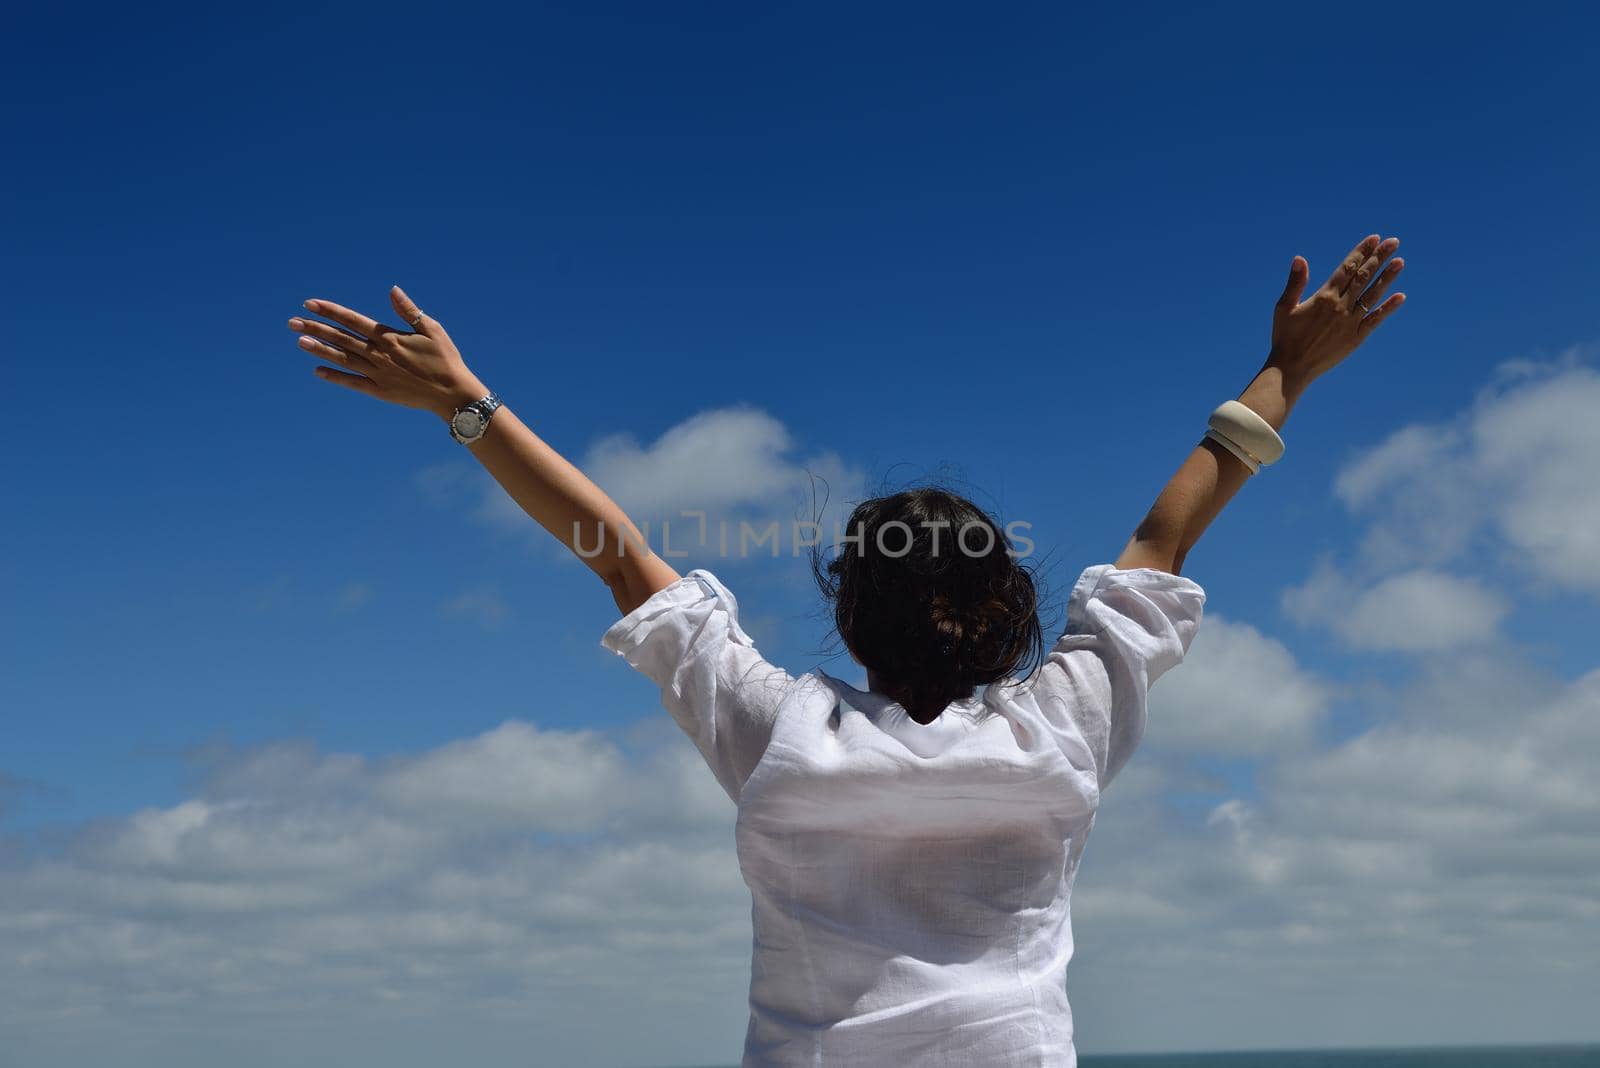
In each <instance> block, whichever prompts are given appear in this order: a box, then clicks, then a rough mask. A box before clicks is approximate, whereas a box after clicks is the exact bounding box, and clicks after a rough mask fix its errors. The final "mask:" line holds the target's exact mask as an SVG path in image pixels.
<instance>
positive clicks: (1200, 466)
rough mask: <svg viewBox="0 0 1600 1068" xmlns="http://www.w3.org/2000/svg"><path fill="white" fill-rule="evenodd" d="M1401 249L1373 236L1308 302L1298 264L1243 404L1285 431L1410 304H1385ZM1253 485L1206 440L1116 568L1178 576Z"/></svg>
mask: <svg viewBox="0 0 1600 1068" xmlns="http://www.w3.org/2000/svg"><path fill="white" fill-rule="evenodd" d="M1399 247H1400V239H1399V238H1396V237H1390V238H1383V239H1380V238H1379V236H1378V235H1377V234H1373V235H1371V236H1370V237H1368V238H1366V239H1365V240H1363V241H1362V242H1361V243H1360V244H1358V245H1356V247H1355V248H1353V249H1351V250H1350V254H1349V255H1347V256H1346V257H1345V258H1344V261H1343V262H1342V263H1341V264H1340V265H1339V267H1338V268H1337V269H1336V270H1335V271H1334V272H1333V274H1332V275H1330V276H1329V278H1328V280H1327V281H1326V282H1324V283H1323V284H1322V287H1321V288H1320V289H1318V290H1317V291H1316V292H1315V293H1313V294H1312V295H1311V297H1310V298H1309V299H1307V300H1305V301H1302V300H1301V299H1300V297H1301V295H1302V294H1303V293H1304V292H1305V288H1306V280H1307V278H1308V277H1309V276H1310V273H1311V269H1310V267H1309V265H1308V264H1307V263H1306V261H1305V258H1304V257H1301V256H1296V257H1295V258H1294V260H1293V261H1292V262H1291V263H1290V265H1289V281H1288V284H1287V285H1285V286H1284V290H1283V295H1282V296H1281V297H1279V298H1278V303H1277V305H1276V307H1275V308H1274V309H1273V313H1272V348H1271V350H1270V351H1269V352H1268V354H1267V360H1266V363H1265V364H1264V365H1263V366H1262V368H1261V370H1260V371H1258V372H1256V376H1255V378H1253V379H1252V380H1251V381H1250V384H1249V385H1248V386H1246V387H1245V389H1244V392H1242V393H1240V394H1239V397H1238V400H1239V402H1240V403H1241V404H1243V405H1245V406H1246V407H1248V408H1250V409H1251V410H1253V411H1254V412H1255V413H1256V414H1257V415H1260V416H1261V417H1262V418H1263V419H1265V420H1266V421H1267V422H1268V423H1270V424H1271V425H1272V428H1273V429H1274V430H1281V429H1282V428H1283V424H1284V422H1285V421H1286V420H1287V419H1288V418H1289V410H1290V409H1291V408H1293V407H1294V405H1295V403H1296V402H1297V401H1299V399H1300V396H1301V394H1303V393H1304V392H1305V390H1306V387H1307V386H1309V385H1310V384H1311V383H1312V381H1314V380H1315V379H1316V378H1318V377H1319V376H1321V375H1322V374H1324V373H1326V372H1327V371H1328V370H1330V369H1332V368H1333V367H1334V366H1335V365H1337V364H1338V363H1339V362H1340V361H1342V360H1343V359H1344V358H1345V357H1346V356H1349V355H1350V354H1351V353H1352V352H1354V351H1355V350H1356V348H1357V347H1358V346H1359V345H1360V344H1361V343H1362V342H1363V341H1365V340H1366V339H1367V338H1368V337H1370V336H1371V335H1372V332H1373V330H1375V329H1377V327H1378V324H1380V323H1382V322H1383V320H1384V319H1386V318H1388V316H1389V315H1390V314H1391V313H1393V312H1394V310H1395V309H1396V308H1398V307H1400V305H1401V304H1403V303H1404V302H1405V294H1404V293H1396V294H1395V295H1394V296H1392V297H1390V298H1389V299H1388V300H1384V299H1383V294H1384V293H1385V291H1387V290H1388V288H1389V286H1390V284H1391V283H1392V282H1393V281H1394V279H1395V277H1396V276H1397V275H1399V273H1400V271H1401V269H1402V268H1403V267H1404V266H1405V261H1404V260H1402V259H1400V258H1399V257H1395V258H1394V259H1389V257H1391V256H1394V252H1395V250H1396V249H1397V248H1399ZM1385 260H1388V265H1387V266H1385V265H1384V261H1385ZM1380 269H1381V270H1380ZM1380 301H1381V302H1382V303H1380ZM1249 477H1250V471H1249V469H1248V468H1247V467H1245V465H1244V463H1243V462H1241V461H1240V460H1239V458H1238V457H1236V456H1234V455H1233V453H1231V452H1229V451H1228V450H1227V449H1225V448H1223V447H1222V446H1221V445H1218V444H1217V443H1216V442H1214V441H1212V440H1211V439H1209V438H1202V439H1201V441H1200V444H1199V445H1197V446H1196V447H1195V449H1194V451H1192V452H1191V453H1190V454H1189V457H1188V459H1186V460H1184V462H1183V465H1182V466H1181V467H1179V468H1178V472H1177V474H1175V475H1173V476H1172V479H1171V481H1169V482H1168V483H1167V485H1166V487H1165V488H1164V489H1163V490H1162V491H1161V493H1160V495H1159V496H1158V497H1157V498H1156V502H1155V504H1154V505H1152V506H1151V508H1150V511H1149V513H1148V514H1147V515H1146V516H1145V517H1144V521H1143V522H1141V523H1140V524H1139V526H1138V529H1136V530H1135V531H1134V532H1133V537H1132V538H1130V539H1129V540H1128V544H1127V545H1126V546H1125V547H1124V548H1123V550H1122V555H1120V556H1119V557H1117V560H1116V563H1115V565H1114V566H1115V567H1118V568H1133V567H1153V568H1158V569H1160V570H1162V571H1171V572H1173V573H1174V574H1178V573H1181V569H1182V567H1183V560H1184V557H1185V556H1187V555H1188V552H1189V550H1190V549H1191V548H1193V547H1194V544H1195V542H1197V541H1199V540H1200V535H1201V534H1202V533H1204V532H1205V529H1206V527H1208V526H1210V525H1211V521H1212V520H1213V519H1215V518H1216V517H1217V515H1218V514H1219V513H1220V512H1221V511H1222V509H1223V506H1224V505H1226V504H1227V503H1228V502H1229V501H1230V500H1232V499H1233V495H1234V494H1235V493H1238V492H1239V487H1240V486H1243V485H1244V481H1245V479H1247V478H1249Z"/></svg>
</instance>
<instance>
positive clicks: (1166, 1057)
mask: <svg viewBox="0 0 1600 1068" xmlns="http://www.w3.org/2000/svg"><path fill="white" fill-rule="evenodd" d="M1078 1064H1079V1068H1580V1066H1581V1068H1591V1066H1596V1068H1600V1046H1498V1047H1496V1046H1472V1047H1457V1048H1451V1049H1445V1048H1440V1049H1420V1048H1413V1049H1361V1050H1353V1049H1352V1050H1270V1051H1264V1052H1250V1053H1162V1054H1137V1053H1136V1054H1126V1055H1118V1056H1104V1055H1102V1056H1098V1057H1094V1056H1082V1057H1079V1058H1078Z"/></svg>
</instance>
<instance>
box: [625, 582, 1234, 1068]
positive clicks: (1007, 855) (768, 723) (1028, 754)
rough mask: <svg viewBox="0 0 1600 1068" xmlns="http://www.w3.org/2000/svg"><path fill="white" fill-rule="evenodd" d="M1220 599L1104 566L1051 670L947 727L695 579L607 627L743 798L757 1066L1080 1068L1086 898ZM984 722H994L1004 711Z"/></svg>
mask: <svg viewBox="0 0 1600 1068" xmlns="http://www.w3.org/2000/svg"><path fill="white" fill-rule="evenodd" d="M1204 599H1205V595H1204V591H1203V590H1202V589H1201V588H1200V586H1199V585H1198V584H1196V583H1195V582H1194V581H1193V580H1191V579H1186V578H1183V577H1181V576H1177V575H1173V574H1170V573H1167V572H1161V571H1155V570H1152V569H1145V568H1141V569H1135V570H1127V571H1117V570H1114V569H1112V568H1111V567H1110V565H1096V566H1095V567H1092V568H1089V569H1086V570H1085V571H1084V573H1083V575H1082V577H1080V579H1079V581H1078V582H1077V583H1076V584H1075V586H1074V589H1073V594H1072V597H1071V599H1070V601H1069V605H1068V626H1067V633H1066V634H1064V635H1063V636H1062V638H1061V640H1060V641H1059V642H1057V643H1056V645H1055V647H1054V648H1053V649H1052V650H1051V651H1050V653H1049V655H1048V657H1047V658H1046V661H1045V664H1044V666H1043V667H1042V668H1041V670H1040V671H1039V672H1038V674H1037V675H1036V676H1035V677H1033V678H1031V679H1029V680H1028V681H1027V682H1025V683H1022V684H1017V683H1015V681H1014V680H1004V681H1002V682H997V683H995V684H992V685H989V686H987V687H985V688H984V689H983V690H982V691H980V692H979V693H977V694H975V695H974V696H973V697H972V698H971V699H970V700H965V701H960V702H957V703H955V704H952V705H951V706H950V707H949V708H947V709H946V710H945V712H944V713H943V714H941V715H940V716H939V717H938V718H937V719H935V720H934V721H933V722H931V723H927V724H922V723H917V722H915V721H913V720H912V719H910V717H909V716H908V715H907V714H906V712H905V710H904V709H903V708H902V707H900V706H899V705H898V704H896V703H895V702H893V701H891V700H890V699H888V698H887V697H885V696H883V695H880V694H876V693H871V692H867V691H862V690H859V689H856V688H855V687H852V686H849V685H848V684H846V683H844V682H842V681H840V680H838V679H835V678H833V677H832V676H830V675H827V674H826V673H824V672H820V671H819V672H815V673H811V674H806V675H802V676H800V677H798V678H793V677H791V676H789V675H788V674H786V673H784V672H783V671H781V669H778V668H776V667H774V666H772V665H771V664H769V663H767V662H766V661H765V660H763V659H762V658H761V657H760V654H759V653H758V652H757V651H756V649H755V647H754V645H753V643H751V642H750V639H749V637H748V636H747V635H746V634H745V633H744V631H743V630H742V629H741V628H740V627H739V624H738V610H737V603H736V602H735V600H734V598H733V595H732V594H731V592H729V591H728V590H727V589H726V587H724V586H723V585H722V584H721V582H720V581H718V580H717V579H716V578H715V576H713V575H711V574H710V573H709V572H705V571H696V572H692V573H691V574H690V575H689V576H686V577H685V578H684V579H683V580H682V582H680V583H678V584H676V585H674V586H673V587H669V588H668V589H667V590H663V591H661V593H660V594H658V595H656V597H654V598H652V599H651V601H649V602H647V603H646V604H645V605H643V606H641V607H640V608H639V609H638V610H636V611H635V612H634V613H632V614H630V615H629V616H628V617H626V618H625V619H623V620H622V621H620V622H619V623H618V624H616V626H614V627H613V628H612V629H611V630H610V631H608V632H607V634H606V636H605V638H604V642H605V644H606V645H607V647H609V648H612V649H614V650H615V651H617V652H618V653H621V654H623V655H625V656H627V657H628V659H629V661H630V662H632V663H634V664H635V666H638V667H640V668H641V670H644V671H645V672H646V673H647V674H649V675H650V676H651V677H652V678H653V679H655V681H656V682H657V683H658V684H659V685H660V686H661V687H662V697H663V700H664V702H665V703H666V705H667V708H668V709H669V711H671V712H672V714H673V716H674V717H675V718H676V719H677V720H678V722H679V724H680V725H681V726H683V728H684V729H685V731H686V732H687V733H688V734H689V736H690V737H691V738H692V739H693V740H695V742H696V744H697V745H698V746H699V747H700V749H701V752H702V754H703V755H704V756H705V757H706V759H707V762H708V763H709V764H710V766H711V767H712V769H713V771H714V772H716V774H717V777H718V779H719V781H720V782H722V784H723V786H724V788H725V789H726V790H727V791H728V793H729V796H730V797H732V798H733V799H734V800H735V801H736V802H737V804H738V807H739V815H738V822H737V830H736V837H737V843H738V851H739V862H740V866H741V869H742V870H743V873H744V878H745V882H746V883H747V884H748V885H749V887H750V891H751V896H752V914H751V915H752V924H753V934H754V940H753V957H752V967H751V983H750V1022H749V1029H748V1031H747V1034H746V1045H745V1064H747V1065H756V1064H775V1065H777V1064H782V1065H791V1064H829V1065H836V1064H837V1065H852V1064H861V1065H866V1064H875V1065H883V1064H911V1063H915V1064H918V1065H972V1064H1009V1065H1025V1064H1034V1065H1051V1066H1059V1065H1071V1064H1073V1063H1074V1061H1075V1058H1074V1054H1073V1049H1072V1018H1071V1010H1070V1008H1069V1006H1068V1004H1067V1000H1066V991H1065V975H1066V967H1067V962H1068V960H1069V959H1070V958H1071V955H1072V934H1071V924H1070V913H1069V897H1070V892H1071V885H1072V879H1073V876H1074V874H1075V873H1076V870H1077V864H1078V860H1079V858H1080V856H1081V855H1082V850H1083V845H1084V842H1085V840H1086V838H1087V836H1088V833H1089V830H1090V828H1091V827H1092V825H1093V819H1094V812H1095V808H1096V806H1097V804H1098V801H1099V796H1100V789H1101V786H1102V785H1103V783H1104V782H1105V781H1106V780H1107V779H1108V777H1109V776H1108V775H1107V770H1108V769H1110V770H1112V771H1113V772H1114V769H1115V767H1119V766H1120V763H1121V761H1122V760H1125V759H1126V756H1127V753H1126V751H1122V750H1120V749H1113V748H1112V747H1111V742H1112V740H1113V739H1120V741H1119V742H1118V743H1117V744H1118V745H1120V746H1124V747H1126V746H1129V745H1130V744H1132V743H1136V742H1137V738H1138V734H1139V733H1140V732H1141V730H1142V722H1143V716H1144V696H1145V691H1146V689H1147V686H1148V682H1149V681H1151V680H1153V678H1154V677H1156V676H1158V675H1159V674H1160V673H1161V672H1163V671H1165V670H1167V669H1168V668H1169V667H1171V666H1172V665H1174V664H1176V663H1177V662H1178V661H1179V660H1180V659H1181V658H1182V656H1183V654H1184V652H1185V651H1186V649H1187V647H1188V644H1189V641H1190V640H1192V637H1193V634H1194V632H1195V629H1196V628H1197V627H1198V625H1199V621H1200V615H1201V611H1202V608H1203V604H1204ZM985 713H987V714H985Z"/></svg>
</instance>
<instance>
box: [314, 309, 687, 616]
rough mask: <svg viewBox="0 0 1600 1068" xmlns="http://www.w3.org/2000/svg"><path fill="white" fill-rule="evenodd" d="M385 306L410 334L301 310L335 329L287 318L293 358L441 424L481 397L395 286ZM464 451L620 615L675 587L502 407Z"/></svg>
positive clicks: (595, 496) (663, 566)
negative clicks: (579, 564)
mask: <svg viewBox="0 0 1600 1068" xmlns="http://www.w3.org/2000/svg"><path fill="white" fill-rule="evenodd" d="M389 299H390V301H391V302H392V303H393V304H394V308H395V311H396V312H397V313H398V314H399V315H400V317H401V318H402V319H403V320H404V321H406V322H408V323H411V324H412V325H413V328H414V330H415V333H410V332H407V331H405V330H400V329H397V328H395V327H390V326H385V325H383V324H382V323H379V322H377V321H375V320H373V319H369V318H368V317H366V316H365V315H362V314H361V313H359V312H356V311H352V310H351V309H349V308H346V307H343V306H342V305H338V304H334V303H332V302H331V301H326V300H308V301H306V309H307V310H308V311H310V312H312V313H314V314H316V315H320V316H323V317H324V318H327V319H331V320H332V321H333V322H334V323H337V324H338V326H330V325H329V324H327V323H322V322H318V321H316V320H315V319H300V318H294V319H290V320H289V327H290V329H292V330H294V331H296V332H298V333H300V334H302V335H303V336H302V337H301V339H300V346H301V348H303V349H305V350H307V351H308V352H311V353H312V354H314V355H316V356H320V357H322V358H323V359H325V360H327V361H329V362H330V363H332V364H333V365H334V367H337V368H342V370H335V369H334V368H332V367H323V366H318V368H317V373H318V375H319V376H321V377H322V378H324V379H326V380H328V381H331V382H336V383H338V384H340V385H343V386H345V387H347V388H349V389H354V390H356V391H357V392H359V393H365V394H367V395H368V396H372V397H376V398H378V399H379V400H383V401H388V402H390V403H392V404H399V405H401V406H403V407H407V408H418V409H422V410H424V411H430V412H433V413H434V414H435V415H437V416H439V418H441V419H443V420H444V421H445V422H446V423H448V422H449V421H450V418H451V416H453V415H454V414H455V411H456V409H457V408H458V407H460V406H461V405H463V404H468V403H470V402H472V401H475V400H478V399H480V398H482V397H483V396H485V395H486V394H488V392H489V390H488V389H487V388H486V387H485V386H484V384H483V383H482V382H481V381H479V379H478V377H477V376H476V375H474V374H473V373H472V372H471V371H470V370H468V368H467V365H466V362H465V361H464V360H463V359H462V358H461V353H460V352H459V351H457V349H456V346H455V343H454V342H452V341H451V340H450V335H449V334H448V333H446V332H445V329H444V327H443V326H442V325H441V324H440V323H439V321H438V320H437V319H434V318H433V317H432V316H429V315H425V314H423V313H422V311H421V310H420V309H419V308H417V306H416V305H415V304H414V303H412V301H411V298H410V297H407V296H406V295H405V293H404V292H403V291H402V290H401V289H400V287H399V286H395V287H394V289H392V290H390V292H389ZM467 448H468V451H469V452H471V453H472V454H473V455H474V456H476V457H477V458H478V462H479V463H481V464H482V465H483V466H484V468H485V470H487V471H488V472H489V473H490V474H491V475H493V476H494V478H495V481H497V482H499V483H500V485H501V486H502V487H504V489H505V491H506V492H507V493H508V494H510V495H511V498H512V500H514V501H516V502H517V504H519V505H520V506H521V507H522V510H523V511H525V512H527V513H528V514H529V515H530V516H532V517H533V518H534V519H535V520H537V521H538V523H539V525H540V526H542V527H544V528H545V529H546V530H548V531H549V532H550V533H551V534H552V535H554V536H555V538H556V540H557V541H559V542H561V544H563V545H565V546H566V547H567V548H568V549H571V550H572V551H573V553H574V554H575V555H577V557H578V559H580V560H582V561H583V562H584V563H585V564H586V565H588V567H589V569H590V570H592V571H593V572H594V573H595V574H597V575H599V576H600V578H601V580H603V581H604V582H605V584H606V586H607V587H609V588H610V590H611V595H612V597H614V598H615V599H616V602H617V608H618V609H620V610H621V611H622V613H623V614H624V615H626V614H628V613H630V612H632V611H633V610H634V609H635V608H637V607H639V606H640V605H641V604H643V603H644V602H645V601H646V600H648V599H649V597H650V595H651V594H653V593H655V592H656V591H658V590H661V589H664V588H665V587H667V586H669V585H671V584H672V583H673V582H676V581H677V580H678V578H679V575H678V573H677V571H675V570H674V569H673V568H672V567H671V566H670V565H669V564H668V563H667V562H666V561H664V560H662V559H661V558H660V557H658V556H656V554H655V553H653V552H651V551H650V548H649V546H648V545H647V544H646V543H645V539H644V538H643V537H642V536H641V535H640V533H639V530H638V528H636V527H635V526H634V525H633V523H632V522H631V521H630V520H629V519H628V517H627V515H626V514H625V513H624V512H623V511H622V509H621V508H620V507H618V505H617V503H616V502H615V501H613V500H612V499H611V498H610V497H608V496H607V495H606V493H605V491H604V490H602V489H601V488H600V487H599V486H597V485H595V484H594V483H593V482H592V481H590V480H589V478H588V477H587V476H586V475H584V473H583V472H582V471H580V470H578V468H577V467H575V466H574V465H573V464H572V463H570V462H569V461H568V460H567V459H566V458H565V457H563V456H562V455H561V454H560V453H558V452H557V451H556V450H555V449H553V448H551V447H550V446H549V445H548V444H546V443H545V442H544V441H543V440H542V439H541V438H540V437H539V436H538V435H537V434H535V433H534V432H533V431H532V430H531V429H530V428H529V427H528V426H527V425H525V424H524V423H523V422H522V420H520V419H518V418H517V416H516V413H514V412H512V411H511V409H510V408H509V407H507V406H505V405H502V406H501V407H500V408H499V409H497V410H496V411H495V413H494V416H493V418H491V419H490V421H489V429H488V430H487V431H485V433H484V435H483V437H481V438H479V439H478V440H477V441H476V442H474V443H473V444H472V445H470V446H468V447H467Z"/></svg>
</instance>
